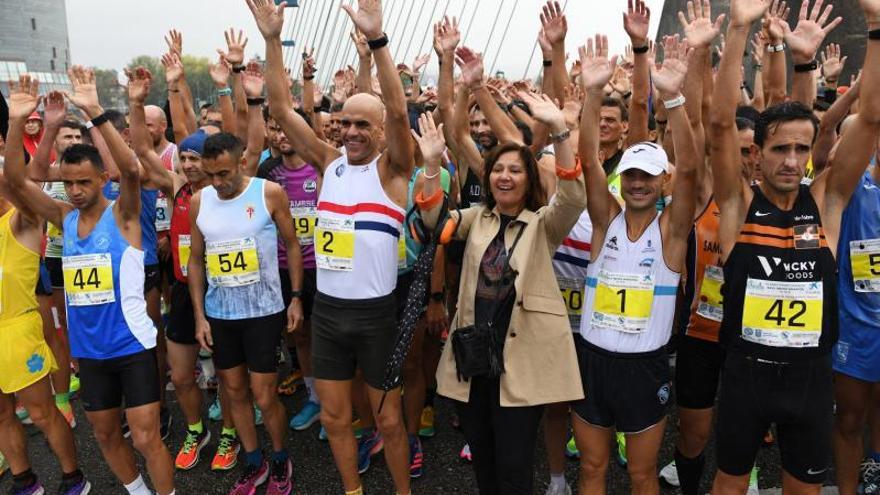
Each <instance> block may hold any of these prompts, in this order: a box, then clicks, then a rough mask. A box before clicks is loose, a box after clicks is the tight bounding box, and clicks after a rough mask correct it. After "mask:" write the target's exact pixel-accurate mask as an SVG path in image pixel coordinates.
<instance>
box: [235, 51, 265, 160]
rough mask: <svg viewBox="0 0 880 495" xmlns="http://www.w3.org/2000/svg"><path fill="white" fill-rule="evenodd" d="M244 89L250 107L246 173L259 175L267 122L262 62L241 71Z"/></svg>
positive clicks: (251, 64)
mask: <svg viewBox="0 0 880 495" xmlns="http://www.w3.org/2000/svg"><path fill="white" fill-rule="evenodd" d="M241 82H242V89H243V90H244V92H245V101H246V104H247V106H248V107H247V109H248V130H247V148H245V150H244V158H245V173H246V174H247V175H249V176H251V177H253V176H255V175H257V168H258V167H259V166H260V155H262V153H263V145H264V142H265V136H266V122H265V121H264V120H263V111H262V110H263V107H262V105H261V102H260V100H262V96H263V86H264V82H265V81H264V79H263V71H262V70H261V69H260V64H258V63H256V62H251V63H249V64H248V65H247V69H246V70H245V71H244V72H242V73H241Z"/></svg>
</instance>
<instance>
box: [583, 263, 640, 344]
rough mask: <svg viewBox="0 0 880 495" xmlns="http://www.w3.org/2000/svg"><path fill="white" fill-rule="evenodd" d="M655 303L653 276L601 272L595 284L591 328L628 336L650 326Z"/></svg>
mask: <svg viewBox="0 0 880 495" xmlns="http://www.w3.org/2000/svg"><path fill="white" fill-rule="evenodd" d="M653 303H654V277H653V276H651V275H638V274H630V273H614V272H607V271H605V270H602V271H601V272H599V279H598V282H597V285H596V300H595V304H594V308H593V317H592V319H591V321H590V324H591V325H596V326H599V327H604V328H610V329H612V330H617V331H620V332H625V333H641V332H644V331H645V329H646V328H647V327H648V320H649V318H650V316H651V305H652V304H653Z"/></svg>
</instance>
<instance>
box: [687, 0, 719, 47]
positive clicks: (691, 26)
mask: <svg viewBox="0 0 880 495" xmlns="http://www.w3.org/2000/svg"><path fill="white" fill-rule="evenodd" d="M678 22H679V23H681V27H682V29H684V36H685V39H686V40H687V42H688V45H690V46H691V48H698V47H708V46H709V45H711V44H712V42H713V41H715V38H717V37H718V35H719V34H721V24H722V23H723V22H724V14H721V15H719V16H718V17H717V18H716V19H715V21H714V22H713V21H712V4H711V3H710V2H709V0H693V1H688V3H687V16H685V14H684V12H679V13H678Z"/></svg>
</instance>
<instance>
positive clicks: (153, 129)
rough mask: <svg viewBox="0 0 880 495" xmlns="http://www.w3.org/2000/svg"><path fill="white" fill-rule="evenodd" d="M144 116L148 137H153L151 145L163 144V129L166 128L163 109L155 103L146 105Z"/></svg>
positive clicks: (166, 121) (166, 122) (166, 123)
mask: <svg viewBox="0 0 880 495" xmlns="http://www.w3.org/2000/svg"><path fill="white" fill-rule="evenodd" d="M144 117H145V120H146V121H147V129H148V130H149V131H150V137H152V138H153V146H154V147H158V146H159V145H163V144H165V129H167V128H168V119H166V118H165V111H164V110H162V109H161V108H160V107H157V106H156V105H147V106H145V107H144Z"/></svg>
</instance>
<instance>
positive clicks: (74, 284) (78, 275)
mask: <svg viewBox="0 0 880 495" xmlns="http://www.w3.org/2000/svg"><path fill="white" fill-rule="evenodd" d="M61 262H62V266H63V268H64V291H65V292H66V293H67V303H68V304H69V305H71V306H96V305H99V304H108V303H112V302H115V301H116V295H115V294H114V292H113V266H112V264H111V261H110V253H102V254H83V255H79V256H65V257H64V258H62V261H61Z"/></svg>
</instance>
